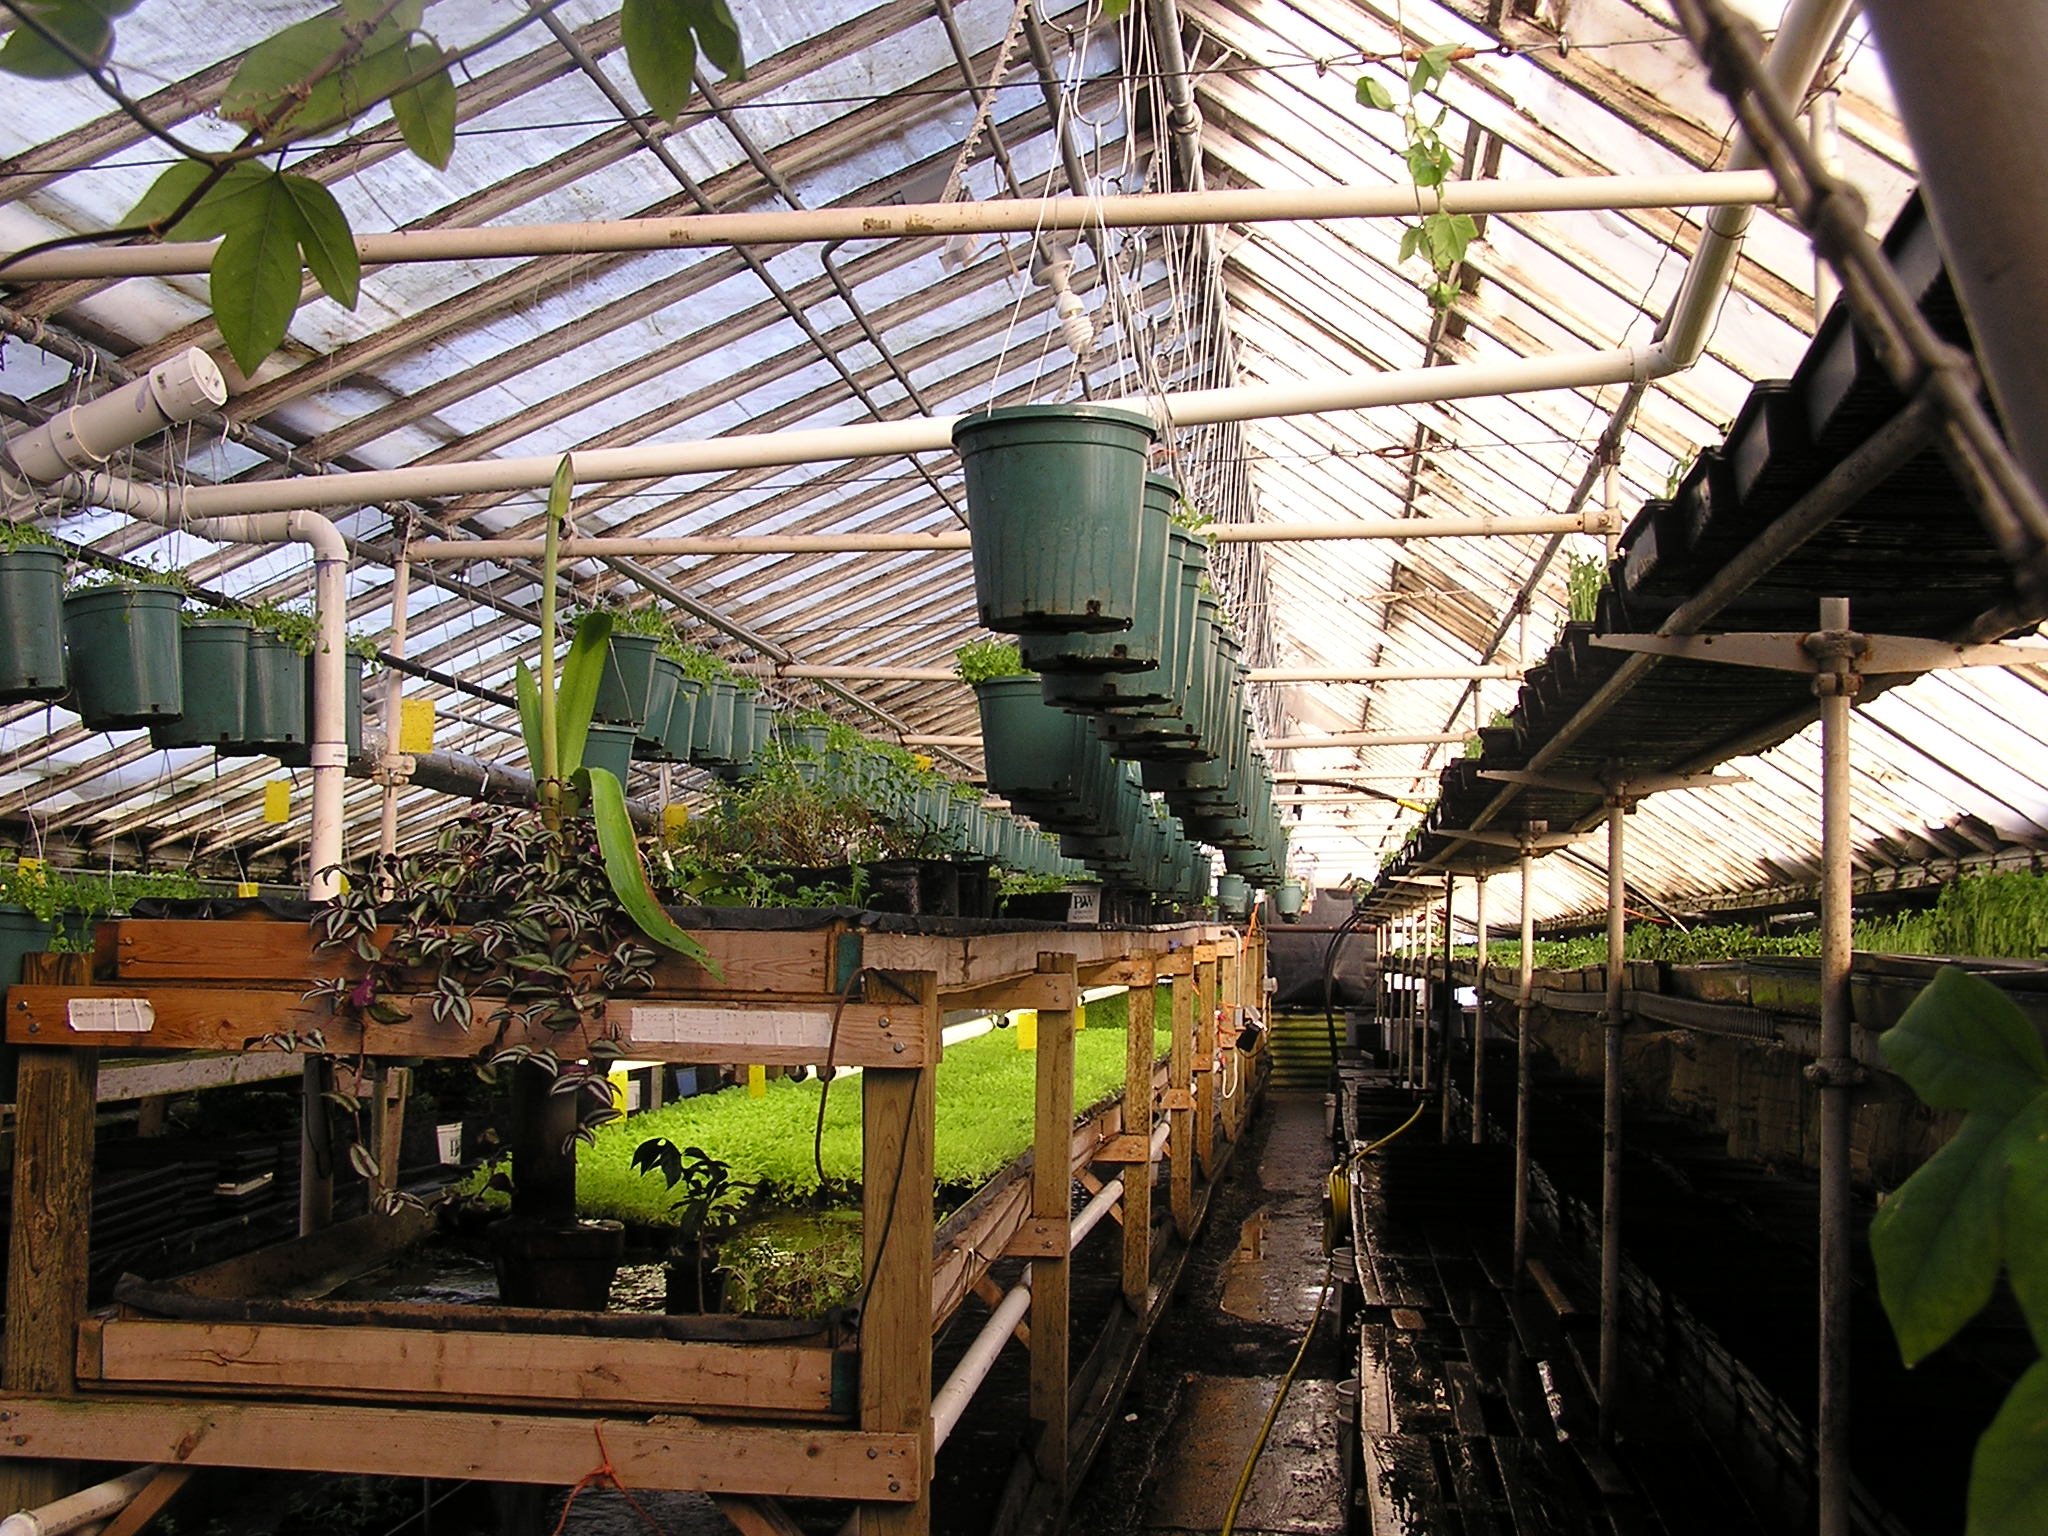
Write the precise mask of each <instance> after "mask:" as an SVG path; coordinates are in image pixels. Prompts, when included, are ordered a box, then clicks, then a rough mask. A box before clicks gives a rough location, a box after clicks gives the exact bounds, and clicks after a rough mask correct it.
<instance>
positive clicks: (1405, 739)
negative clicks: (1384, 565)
mask: <svg viewBox="0 0 2048 1536" xmlns="http://www.w3.org/2000/svg"><path fill="white" fill-rule="evenodd" d="M1465 736H1466V733H1465V732H1462V731H1451V732H1448V733H1447V732H1443V731H1337V732H1335V733H1334V734H1332V735H1329V736H1268V737H1265V738H1264V739H1263V740H1261V741H1260V742H1259V746H1260V747H1261V748H1262V749H1263V750H1265V751H1267V752H1290V751H1306V750H1313V749H1314V748H1316V747H1441V746H1447V745H1449V744H1450V743H1452V742H1457V741H1463V740H1465ZM896 739H897V740H898V741H899V742H900V743H902V745H904V746H906V747H978V746H980V745H981V738H980V737H979V736H926V735H922V734H919V733H916V732H912V733H910V734H907V735H904V736H899V737H897V738H896Z"/></svg>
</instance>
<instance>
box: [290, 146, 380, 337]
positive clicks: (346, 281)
mask: <svg viewBox="0 0 2048 1536" xmlns="http://www.w3.org/2000/svg"><path fill="white" fill-rule="evenodd" d="M278 181H279V182H280V183H281V184H282V185H283V187H284V190H285V196H286V197H287V198H289V199H290V201H291V206H292V211H293V213H294V214H296V215H297V217H298V223H299V230H298V236H299V249H300V251H301V252H303V253H304V255H305V258H306V266H307V268H308V269H309V270H310V271H311V272H312V274H313V276H314V277H315V278H316V279H317V280H318V281H319V284H320V287H321V290H322V291H323V292H324V293H325V294H326V295H327V297H329V298H330V299H333V300H334V301H335V302H336V303H337V304H339V305H340V306H341V307H342V308H343V309H354V308H355V307H356V295H357V292H358V289H359V286H360V284H361V282H362V276H363V262H362V257H361V256H359V255H358V254H357V252H356V237H355V234H354V232H353V231H351V230H350V229H349V227H348V216H347V215H346V214H344V213H343V212H342V211H341V204H339V203H337V202H336V201H335V200H334V194H333V193H332V192H330V191H328V190H327V189H326V188H325V187H323V186H321V185H320V183H319V182H317V181H315V180H313V179H312V177H310V176H289V175H287V176H280V177H279V178H278Z"/></svg>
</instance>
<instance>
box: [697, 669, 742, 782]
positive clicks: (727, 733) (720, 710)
mask: <svg viewBox="0 0 2048 1536" xmlns="http://www.w3.org/2000/svg"><path fill="white" fill-rule="evenodd" d="M738 696H739V689H738V688H736V687H734V686H733V684H731V683H729V682H727V681H726V680H725V679H723V678H719V679H717V680H716V681H713V682H709V683H706V684H704V692H703V694H702V695H701V696H700V697H699V698H698V700H697V719H696V722H695V723H694V724H693V725H692V726H691V727H690V761H691V762H693V763H729V762H731V761H732V714H733V701H734V700H735V699H736V698H738Z"/></svg>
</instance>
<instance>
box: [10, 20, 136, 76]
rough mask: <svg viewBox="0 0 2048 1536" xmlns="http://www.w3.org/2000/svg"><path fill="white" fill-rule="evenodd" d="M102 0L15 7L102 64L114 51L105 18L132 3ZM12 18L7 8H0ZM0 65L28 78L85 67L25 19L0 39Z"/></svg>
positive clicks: (111, 31)
mask: <svg viewBox="0 0 2048 1536" xmlns="http://www.w3.org/2000/svg"><path fill="white" fill-rule="evenodd" d="M133 3H134V0H128V4H107V3H103V0H29V3H27V4H23V5H22V6H21V9H22V10H23V11H24V12H26V13H27V14H28V15H30V16H32V17H34V18H35V19H36V20H37V21H40V22H41V23H42V24H43V25H44V26H46V27H48V28H49V29H50V30H51V31H52V32H54V33H56V34H57V35H58V36H59V37H61V38H63V39H64V41H65V42H67V43H69V44H70V45H71V46H72V48H73V49H75V50H76V51H77V52H78V53H79V54H81V55H83V56H84V57H85V58H87V59H90V60H91V61H92V62H93V63H94V64H96V65H97V64H105V63H106V62H107V60H108V59H109V58H111V57H112V56H113V52H114V27H113V23H112V22H111V21H109V20H108V18H109V17H110V16H118V15H119V14H121V12H123V11H126V10H128V9H130V8H131V7H132V5H133ZM0 16H4V19H5V20H7V21H13V20H14V16H13V14H12V13H11V12H10V13H0ZM0 70H5V71H6V72H7V73H8V74H10V75H22V76H25V77H26V78H28V79H31V80H62V79H65V78H67V77H69V76H71V75H82V74H84V73H85V70H84V69H83V67H82V66H80V65H79V64H78V63H77V62H76V61H75V60H74V59H73V58H72V56H71V55H70V54H69V53H66V52H65V51H64V50H63V49H62V48H59V47H58V46H57V45H56V44H55V43H52V42H50V41H49V40H48V39H46V38H45V37H44V36H43V35H42V33H40V32H38V31H36V30H35V29H34V28H33V27H30V26H27V25H25V24H24V25H17V26H16V27H15V28H14V30H13V32H12V33H10V34H9V36H8V38H7V41H6V42H5V43H4V44H0Z"/></svg>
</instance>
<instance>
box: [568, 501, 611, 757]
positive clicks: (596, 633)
mask: <svg viewBox="0 0 2048 1536" xmlns="http://www.w3.org/2000/svg"><path fill="white" fill-rule="evenodd" d="M565 462H566V461H565ZM611 637H612V616H611V615H610V614H608V613H586V614H585V615H583V617H582V618H581V619H579V620H578V621H577V623H576V637H575V638H574V639H573V640H571V641H570V642H569V654H568V656H567V657H566V658H565V659H564V660H563V662H562V688H561V692H560V693H558V694H557V695H556V696H555V738H556V740H555V758H556V761H557V762H558V763H559V764H560V772H561V775H562V777H563V778H565V779H566V778H568V777H569V775H571V774H572V773H574V772H575V771H576V770H577V769H578V768H581V767H582V766H583V744H584V743H585V742H586V741H587V740H588V739H589V737H590V715H591V711H592V710H594V709H596V708H597V689H598V685H599V684H600V683H602V682H603V681H604V663H605V657H606V656H607V655H608V654H610V651H611Z"/></svg>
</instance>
